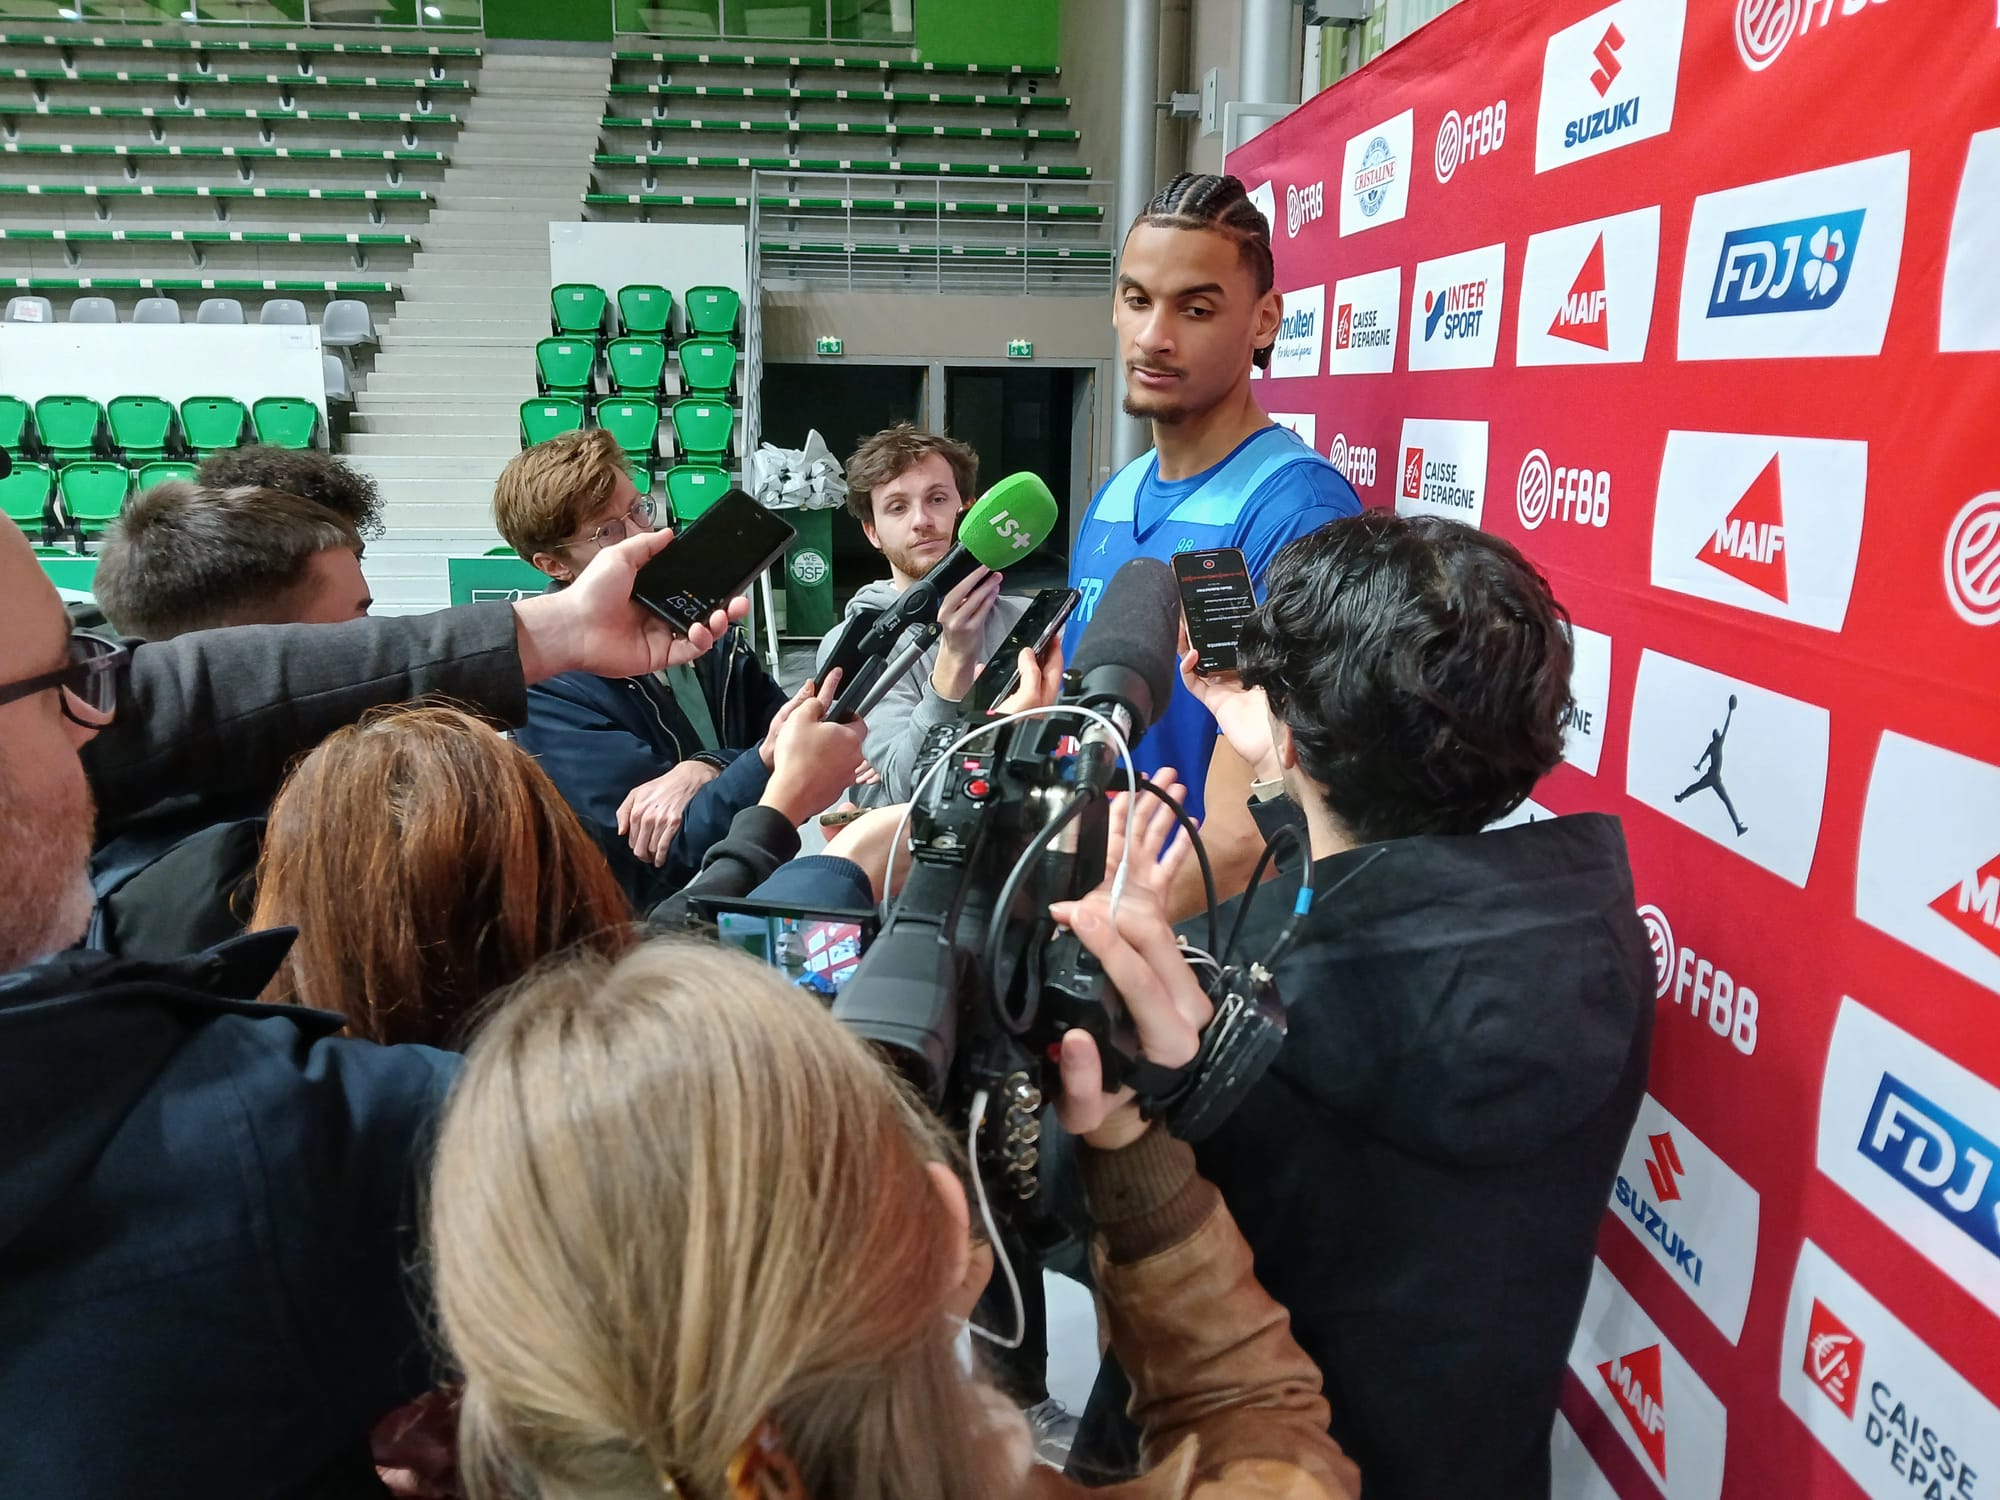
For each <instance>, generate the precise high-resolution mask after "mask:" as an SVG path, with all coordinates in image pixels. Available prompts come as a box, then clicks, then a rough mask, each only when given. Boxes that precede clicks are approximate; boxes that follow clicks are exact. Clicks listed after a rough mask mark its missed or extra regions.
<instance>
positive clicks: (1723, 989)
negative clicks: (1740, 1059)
mask: <svg viewBox="0 0 2000 1500" xmlns="http://www.w3.org/2000/svg"><path fill="white" fill-rule="evenodd" d="M1639 920H1640V921H1641V922H1642V923H1644V924H1645V927H1646V940H1647V942H1648V943H1649V944H1650V945H1651V947H1652V950H1653V995H1654V997H1655V998H1656V999H1660V1000H1664V999H1666V998H1667V996H1668V995H1672V996H1673V997H1674V1008H1675V1009H1677V1010H1679V1009H1682V1008H1685V1009H1686V1011H1687V1013H1688V1016H1689V1018H1690V1019H1692V1020H1696V1021H1699V1020H1702V1019H1704V1017H1705V1018H1706V1019H1707V1021H1708V1029H1709V1030H1710V1031H1712V1032H1714V1033H1715V1034H1716V1035H1717V1036H1718V1037H1721V1038H1723V1039H1724V1040H1725V1041H1727V1042H1728V1043H1729V1044H1730V1045H1731V1046H1733V1047H1735V1049H1736V1050H1737V1051H1738V1052H1741V1053H1742V1054H1743V1055H1744V1056H1745V1057H1748V1056H1750V1055H1751V1054H1752V1053H1753V1052H1755V1051H1756V1050H1757V1017H1758V1014H1759V1012H1760V1011H1761V1010H1762V1008H1763V1006H1762V1002H1761V1001H1759V1000H1758V998H1757V992H1756V991H1755V990H1754V989H1752V988H1751V987H1750V986H1749V985H1747V984H1743V983H1739V982H1738V980H1737V978H1736V976H1735V975H1734V974H1732V973H1730V972H1729V970H1727V969H1725V968H1722V967H1721V966H1720V965H1718V964H1717V963H1716V962H1715V961H1714V960H1713V959H1710V958H1704V957H1703V956H1702V955H1701V954H1700V953H1697V952H1696V951H1695V949H1694V945H1693V944H1691V943H1690V944H1677V943H1676V942H1675V941H1674V928H1673V924H1672V923H1671V922H1669V921H1668V920H1667V914H1666V913H1665V912H1663V911H1661V910H1660V908H1659V907H1657V906H1653V905H1650V904H1648V905H1646V906H1642V907H1640V908H1639Z"/></svg>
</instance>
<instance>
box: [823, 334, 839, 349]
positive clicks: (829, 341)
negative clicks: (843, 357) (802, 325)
mask: <svg viewBox="0 0 2000 1500" xmlns="http://www.w3.org/2000/svg"><path fill="white" fill-rule="evenodd" d="M840 349H841V344H840V340H839V339H837V338H833V337H831V336H829V335H825V334H822V335H821V336H820V340H819V352H820V353H821V354H838V353H840Z"/></svg>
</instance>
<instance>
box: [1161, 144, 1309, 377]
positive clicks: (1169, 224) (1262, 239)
mask: <svg viewBox="0 0 2000 1500" xmlns="http://www.w3.org/2000/svg"><path fill="white" fill-rule="evenodd" d="M1141 224H1145V225H1149V226H1150V227H1152V228H1154V229H1205V230H1207V231H1209V232H1210V233H1211V234H1221V235H1227V236H1228V237H1229V238H1230V239H1232V240H1234V241H1236V248H1237V250H1238V252H1239V253H1240V254H1241V255H1242V257H1243V264H1244V265H1245V266H1247V267H1248V268H1249V270H1250V279H1251V281H1252V282H1254V283H1255V284H1256V287H1257V295H1258V296H1259V297H1261V296H1263V295H1264V294H1265V293H1266V292H1268V291H1270V290H1271V287H1272V285H1273V284H1274V282H1275V281H1276V279H1277V278H1276V273H1275V271H1274V270H1273V267H1272V264H1271V226H1270V224H1269V223H1268V222H1267V221H1266V220H1265V218H1264V214H1263V211H1262V210H1261V209H1259V208H1258V207H1257V205H1256V204H1254V203H1252V202H1251V201H1250V195H1249V194H1248V193H1246V192H1245V191H1244V190H1243V184H1242V182H1241V181H1240V180H1238V179H1237V178H1234V177H1219V176H1217V175H1216V174H1215V173H1213V172H1183V173H1181V174H1180V175H1179V176H1178V177H1176V178H1175V179H1174V180H1173V181H1172V182H1170V183H1168V184H1167V185H1166V186H1165V187H1163V188H1161V189H1160V191H1159V193H1158V194H1157V195H1156V196H1155V197H1154V199H1153V201H1152V202H1151V203H1148V204H1147V205H1146V211H1145V212H1144V213H1142V214H1140V215H1139V217H1138V218H1136V219H1134V220H1133V221H1132V228H1134V229H1137V228H1138V227H1139V226H1140V225H1141ZM1271 349H1272V346H1271V345H1270V344H1266V345H1265V346H1264V347H1263V348H1261V349H1259V350H1258V351H1257V352H1256V354H1255V356H1254V358H1255V360H1256V363H1257V368H1258V369H1260V370H1268V369H1269V368H1270V367H1271Z"/></svg>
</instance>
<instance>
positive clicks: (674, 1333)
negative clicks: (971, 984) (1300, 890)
mask: <svg viewBox="0 0 2000 1500" xmlns="http://www.w3.org/2000/svg"><path fill="white" fill-rule="evenodd" d="M1138 822H1139V828H1138V832H1137V839H1138V843H1137V844H1135V847H1134V859H1133V861H1132V870H1133V875H1132V877H1131V878H1130V879H1129V882H1128V884H1127V886H1126V889H1125V892H1124V895H1123V898H1122V900H1121V902H1120V904H1119V908H1118V911H1117V914H1116V918H1115V920H1114V919H1113V917H1112V913H1111V909H1110V902H1109V897H1108V891H1107V890H1105V889H1099V890H1098V891H1095V892H1093V893H1092V894H1091V895H1089V896H1088V897H1086V898H1084V899H1083V900H1082V901H1079V902H1075V903H1068V904H1064V905H1061V906H1059V907H1057V908H1054V909H1053V910H1054V914H1055V915H1056V916H1057V917H1058V918H1059V919H1060V920H1063V921H1065V922H1068V923H1070V924H1072V925H1073V927H1074V929H1075V931H1076V932H1077V933H1078V934H1079V936H1080V937H1081V938H1082V940H1083V941H1084V943H1085V944H1086V945H1087V946H1088V947H1089V948H1090V950H1091V951H1092V952H1093V953H1094V954H1096V955H1097V957H1098V958H1099V960H1100V961H1101V962H1102V963H1103V964H1104V966H1105V968H1106V970H1107V972H1108V973H1109V974H1110V975H1111V976H1112V978H1113V979H1114V981H1115V982H1116V983H1117V984H1118V986H1119V988H1120V991H1121V992H1122V993H1123V994H1124V995H1125V997H1126V1000H1127V1003H1128V1005H1129V1006H1130V1008H1131V1013H1132V1017H1133V1020H1134V1022H1135V1024H1136V1025H1137V1027H1138V1030H1139V1033H1140V1037H1141V1040H1142V1043H1143V1045H1144V1046H1145V1049H1146V1051H1147V1053H1148V1055H1149V1056H1153V1057H1156V1058H1159V1059H1161V1060H1163V1061H1168V1062H1172V1061H1176V1060H1178V1061H1185V1060H1188V1059H1191V1058H1192V1057H1193V1056H1194V1055H1195V1052H1196V1050H1197V1049H1198V1047H1199V1044H1200V1033H1201V1028H1202V1026H1203V1025H1204V1024H1205V1023H1206V1022H1207V1020H1208V1017H1209V1006H1208V1001H1207V998H1206V996H1205V995H1204V994H1203V993H1202V991H1201V989H1200V987H1199V985H1197V984H1196V983H1195V981H1194V979H1193V977H1192V975H1191V974H1190V972H1189V969H1188V967H1187V965H1186V963H1185V962H1184V961H1183V960H1182V958H1181V957H1180V954H1179V952H1178V950H1177V949H1176V947H1175V944H1174V939H1173V934H1172V931H1171V929H1170V928H1169V927H1168V925H1167V922H1166V919H1165V916H1164V913H1163V910H1162V907H1161V904H1160V895H1159V892H1160V887H1161V886H1162V885H1163V883H1164V881H1165V879H1166V878H1167V877H1168V876H1169V875H1170V874H1171V872H1172V869H1173V867H1174V865H1175V863H1176V860H1177V858H1178V857H1179V856H1177V855H1174V854H1169V855H1168V856H1167V858H1166V859H1164V860H1161V859H1159V857H1158V856H1159V853H1160V850H1161V849H1162V848H1163V847H1164V846H1165V843H1166V838H1167V834H1168V832H1169V831H1170V830H1171V828H1172V826H1173V825H1172V823H1171V820H1170V818H1169V817H1167V816H1166V815H1164V813H1163V812H1162V813H1161V814H1160V815H1155V814H1153V813H1151V812H1150V811H1148V812H1142V814H1141V816H1140V818H1139V820H1138ZM1122 825H1123V817H1122V814H1121V815H1119V816H1114V817H1113V819H1112V826H1113V828H1114V830H1122ZM1178 847H1179V848H1180V849H1181V850H1182V851H1183V852H1185V850H1186V847H1187V846H1186V841H1185V840H1182V841H1179V844H1178ZM1112 857H1113V858H1114V859H1115V858H1116V851H1115V850H1114V852H1113V855H1112ZM725 993H726V994H727V995H728V997H729V1000H730V1003H729V1004H728V1005H726V1006H725V1005H718V1004H717V1003H716V998H717V996H718V995H719V994H725ZM1061 1074H1062V1089H1063V1097H1062V1100H1061V1103H1060V1105H1059V1108H1060V1110H1061V1111H1062V1114H1063V1118H1064V1120H1065V1123H1066V1124H1067V1126H1068V1127H1069V1128H1070V1129H1071V1130H1072V1131H1073V1132H1075V1133H1077V1134H1078V1135H1080V1136H1081V1137H1082V1138H1083V1141H1084V1143H1085V1145H1084V1149H1083V1151H1082V1153H1081V1155H1082V1175H1083V1180H1084V1184H1085V1190H1086V1192H1087V1193H1088V1195H1089V1200H1090V1203H1091V1207H1092V1209H1093V1211H1094V1212H1095V1214H1096V1216H1097V1220H1098V1226H1099V1228H1098V1235H1097V1240H1096V1244H1095V1247H1094V1255H1095V1261H1096V1271H1097V1278H1098V1282H1097V1284H1098V1289H1099V1295H1100V1297H1101V1300H1102V1313H1103V1318H1104V1323H1105V1326H1106V1328H1107V1329H1108V1331H1109V1334H1110V1338H1111V1342H1112V1345H1113V1347H1114V1348H1116V1349H1118V1350H1119V1351H1120V1352H1121V1353H1122V1354H1123V1355H1124V1356H1125V1358H1126V1360H1127V1361H1128V1363H1129V1364H1130V1365H1131V1366H1132V1368H1134V1369H1135V1370H1138V1371H1140V1372H1141V1375H1140V1378H1139V1382H1138V1391H1137V1394H1136V1397H1135V1401H1134V1406H1133V1410H1134V1413H1135V1415H1136V1416H1137V1417H1138V1419H1139V1421H1140V1424H1141V1426H1142V1428H1143V1429H1144V1432H1145V1447H1146V1456H1147V1459H1148V1461H1149V1464H1150V1465H1151V1468H1150V1471H1149V1473H1148V1474H1147V1475H1146V1477H1145V1478H1144V1479H1143V1480H1141V1481H1140V1483H1139V1485H1138V1486H1137V1487H1135V1488H1134V1489H1132V1490H1131V1491H1128V1493H1132V1494H1135V1495H1142V1496H1148V1497H1158V1500H1176V1497H1189V1500H1192V1497H1201V1500H1236V1497H1242V1500H1251V1497H1279V1496H1284V1497H1291V1500H1351V1497H1353V1496H1354V1495H1355V1494H1357V1493H1358V1476H1357V1474H1356V1471H1355V1468H1354V1465H1353V1464H1352V1463H1351V1462H1349V1461H1348V1460H1347V1459H1346V1457H1345V1456H1344V1455H1343V1454H1342V1453H1341V1451H1340V1450H1339V1448H1338V1447H1337V1446H1336V1445H1335V1444H1334V1443H1333V1442H1332V1440H1331V1439H1329V1438H1328V1437H1327V1435H1326V1427H1327V1421H1328V1411H1327V1406H1326V1403H1325V1401H1324V1400H1323V1399H1322V1398H1321V1396H1320V1394H1319V1377H1318V1372H1317V1371H1316V1370H1315V1369H1314V1368H1313V1366H1312V1364H1311V1362H1310V1361H1309V1360H1308V1359H1307V1358H1306V1357H1305V1356H1304V1354H1303V1353H1302V1352H1301V1351H1300V1349H1299V1347H1298V1345H1297V1344H1296V1343H1295V1342H1293V1340H1292V1338H1291V1336H1290V1334H1289V1332H1288V1330H1287V1325H1286V1318H1285V1314H1284V1312H1283V1311H1282V1309H1280V1308H1279V1307H1278V1306H1277V1305H1276V1304H1275V1303H1273V1302H1272V1301H1271V1299H1270V1298H1269V1297H1268V1296H1266V1295H1265V1293H1264V1292H1263V1291H1262V1289H1261V1288H1260V1287H1259V1286H1258V1285H1257V1282H1256V1280H1255V1277H1254V1275H1253V1273H1252V1269H1251V1263H1250V1254H1249V1250H1248V1248H1247V1247H1246V1246H1245V1245H1244V1243H1243V1240H1242V1237H1241V1236H1240V1235H1239V1234H1238V1233H1237V1231H1236V1228H1235V1225H1234V1223H1233V1222H1232V1220H1231V1219H1230V1216H1229V1214H1228V1211H1227V1210H1226V1209H1225V1208H1223V1206H1222V1204H1221V1202H1220V1200H1219V1199H1218V1197H1217V1196H1216V1194H1215V1191H1214V1189H1213V1188H1211V1187H1210V1186H1209V1185H1208V1184H1207V1183H1205V1182H1203V1181H1202V1180H1201V1179H1200V1178H1199V1177H1198V1176H1197V1175H1196V1173H1195V1170H1194V1162H1193V1157H1192V1154H1191V1153H1190V1152H1189V1150H1188V1148H1187V1147H1185V1146H1184V1145H1181V1144H1180V1143H1178V1142H1176V1141H1174V1140H1172V1139H1171V1138H1169V1137H1168V1136H1167V1135H1166V1134H1165V1133H1164V1132H1163V1131H1161V1130H1158V1129H1157V1128H1153V1127H1150V1126H1148V1125H1147V1124H1146V1122H1145V1121H1144V1120H1142V1119H1141V1118H1140V1117H1139V1115H1138V1112H1137V1110H1136V1108H1135V1107H1134V1105H1133V1102H1132V1100H1131V1099H1130V1098H1129V1096H1127V1095H1125V1094H1123V1093H1120V1094H1118V1095H1109V1096H1107V1095H1106V1094H1104V1093H1103V1092H1102V1089H1101V1087H1100V1077H1101V1074H1100V1070H1099V1064H1098V1058H1097V1054H1096V1051H1095V1047H1094V1044H1092V1043H1091V1041H1090V1039H1089V1038H1088V1037H1087V1036H1086V1035H1084V1034H1083V1033H1081V1032H1072V1033H1071V1034H1070V1035H1069V1036H1068V1037H1066V1038H1065V1039H1064V1042H1063V1045H1062V1053H1061ZM956 1156H957V1151H956V1147H955V1145H954V1143H953V1142H952V1141H950V1140H947V1139H945V1138H944V1137H943V1135H942V1133H941V1131H940V1129H939V1127H938V1124H937V1122H936V1121H935V1120H933V1119H932V1118H930V1117H929V1116H928V1115H926V1114H924V1113H923V1112H922V1111H921V1110H919V1109H918V1108H917V1107H916V1106H914V1105H913V1104H912V1102H911V1100H910V1097H909V1095H908V1094H907V1093H906V1092H905V1091H904V1090H903V1089H902V1088H901V1087H899V1086H898V1085H897V1084H896V1083H895V1082H894V1081H893V1080H892V1077H891V1075H890V1073H889V1071H888V1070H887V1069H886V1068H885V1067H884V1066H883V1064H882V1063H881V1061H880V1060H879V1059H878V1058H877V1057H876V1056H875V1055H874V1054H873V1053H872V1052H870V1051H869V1050H868V1048H867V1047H866V1046H865V1045H864V1044H863V1043H862V1042H861V1041H860V1040H859V1039H858V1038H856V1037H855V1036H854V1035H853V1034H851V1033H850V1032H848V1031H847V1030H846V1029H844V1028H843V1027H842V1026H841V1025H840V1024H839V1023H838V1022H836V1021H835V1020H834V1019H833V1018H832V1016H831V1015H830V1014H828V1013H827V1012H826V1011H825V1010H824V1009H823V1008H822V1007H820V1006H818V1005H813V1004H805V1003H801V1001H800V999H799V997H798V996H797V995H796V994H795V993H793V992H792V991H791V990H790V989H788V988H787V987H786V986H785V985H784V984H783V983H782V981H780V980H779V979H777V978H776V977H775V976H773V975H772V974H770V973H769V972H768V971H767V970H765V969H764V968H763V966H761V965H758V964H756V963H755V962H753V961H751V960H749V959H748V958H745V957H741V956H739V955H735V954H731V953H727V952H725V951H721V950H717V949H714V948H689V947H683V946H680V945H674V944H667V943H658V944H653V945H649V946H648V947H647V948H645V949H642V950H641V951H639V952H638V953H636V954H634V955H631V956H629V957H627V958H625V959H623V960H621V961H620V962H618V963H616V964H607V963H604V962H602V961H585V962H580V963H578V964H576V965H573V966H571V967H569V968H567V969H564V970H561V971H556V972H552V973H548V974H545V975H544V976H542V977H540V978H538V979H536V980H534V981H531V982H530V983H529V984H528V985H527V986H525V987H524V988H522V989H521V990H519V991H517V992H516V993H515V994H514V996H513V997H512V999H511V1000H510V1001H509V1002H508V1003H507V1004H506V1005H505V1006H504V1007H503V1008H502V1009H501V1011H500V1012H499V1013H498V1015H497V1016H496V1017H495V1019H494V1020H493V1022H492V1023H491V1024H490V1025H489V1026H488V1028H487V1029H486V1031H485V1032H484V1033H483V1034H482V1036H481V1037H480V1038H479V1040H478V1041H477V1042H475V1044H474V1045H473V1047H472V1049H471V1051H470V1053H469V1055H468V1057H467V1061H466V1067H465V1072H464V1075H463V1077H462V1079H461V1081H460V1084H459V1086H458V1088H457V1089H456V1090H455V1092H454V1095H453V1098H452V1102H451V1105H450V1107H449V1110H448V1113H447V1119H446V1122H445V1125H444V1128H443V1131H442V1134H441V1138H440V1143H439V1148H438V1155H437V1169H436V1174H435V1177H434V1179H433V1184H432V1193H431V1215H430V1231H431V1239H432V1247H433V1257H432V1263H433V1266H434V1270H435V1278H436V1286H437V1292H438V1300H439V1307H440V1312H441V1314H442V1325H443V1329H444V1332H445V1336H446V1338H447V1340H448V1341H449V1344H450V1347H451V1351H452V1354H453V1356H454V1358H455V1360H456V1362H457V1363H458V1366H459V1367H460V1368H461V1369H462V1370H463V1371H464V1372H465V1377H466V1392H465V1404H464V1415H463V1419H462V1425H461V1431H460V1443H461V1446H460V1455H461V1462H462V1465H463V1468H464V1471H465V1474H466V1477H467V1479H468V1481H469V1483H470V1485H471V1487H472V1489H473V1491H474V1492H475V1493H478V1492H489V1493H491V1492H498V1491H501V1490H507V1491H510V1492H511V1491H515V1490H520V1489H524V1488H525V1489H533V1490H535V1491H536V1492H539V1493H555V1492H561V1493H564V1494H569V1495H575V1496H606V1497H609V1496H615V1495H628V1494H651V1495H665V1496H670V1497H677V1500H722V1497H729V1496H740V1497H757V1500H762V1497H775V1496H785V1497H792V1496H801V1497H812V1500H839V1497H844V1496H863V1495H866V1496H877V1497H881V1500H975V1497H976V1500H997V1497H1012V1496H1019V1497H1030V1496H1035V1497H1056V1496H1063V1497H1069V1496H1077V1495H1081V1494H1082V1493H1083V1491H1082V1490H1081V1489H1080V1488H1079V1487H1078V1486H1076V1485H1075V1484H1074V1483H1073V1482H1071V1481H1069V1480H1067V1479H1065V1478H1063V1477H1062V1476H1060V1475H1059V1474H1057V1473H1056V1472H1055V1471H1053V1470H1050V1469H1044V1468H1039V1467H1036V1466H1034V1465H1033V1464H1032V1461H1031V1459H1030V1456H1029V1445H1028V1433H1027V1428H1026V1426H1025V1424H1024V1423H1023V1421H1022V1419H1021V1418H1020V1416H1019V1415H1018V1414H1017V1413H1015V1412H1014V1411H1013V1410H1012V1409H1011V1408H1010V1407H1009V1406H1008V1404H1007V1403H1006V1402H1005V1400H1004V1399H1003V1398H1002V1397H1001V1396H1000V1395H999V1394H998V1392H996V1391H995V1390H994V1389H993V1388H992V1387H991V1386H990V1385H988V1384H987V1383H986V1382H985V1381H984V1380H983V1379H982V1378H980V1377H979V1376H978V1375H976V1374H971V1373H968V1371H967V1369H966V1367H965V1365H964V1364H963V1363H962V1361H961V1359H960V1356H959V1353H958V1348H957V1345H958V1340H959V1335H960V1330H961V1326H962V1319H963V1317H964V1315H965V1314H966V1312H967V1311H968V1310H969V1309H970V1308H971V1307H972V1305H973V1302H974V1300H975V1299H976V1297H977V1295H978V1292H979V1290H980V1289H981V1288H982V1287H983V1286H984V1285H985V1283H986V1281H987V1279H988V1275H989V1271H990V1265H989V1263H988V1261H987V1258H986V1253H985V1252H984V1251H983V1250H982V1248H981V1246H980V1244H979V1243H978V1241H977V1239H976V1237H975V1236H974V1234H973V1233H972V1225H973V1223H974V1221H975V1215H976V1209H975V1208H974V1207H973V1205H972V1204H971V1203H969V1202H968V1195H967V1190H966V1188H965V1186H964V1185H963V1184H962V1182H961V1179H960V1176H959V1174H958V1171H957V1170H956V1169H955V1168H954V1166H953V1165H952V1163H953V1162H954V1160H955V1159H956Z"/></svg>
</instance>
